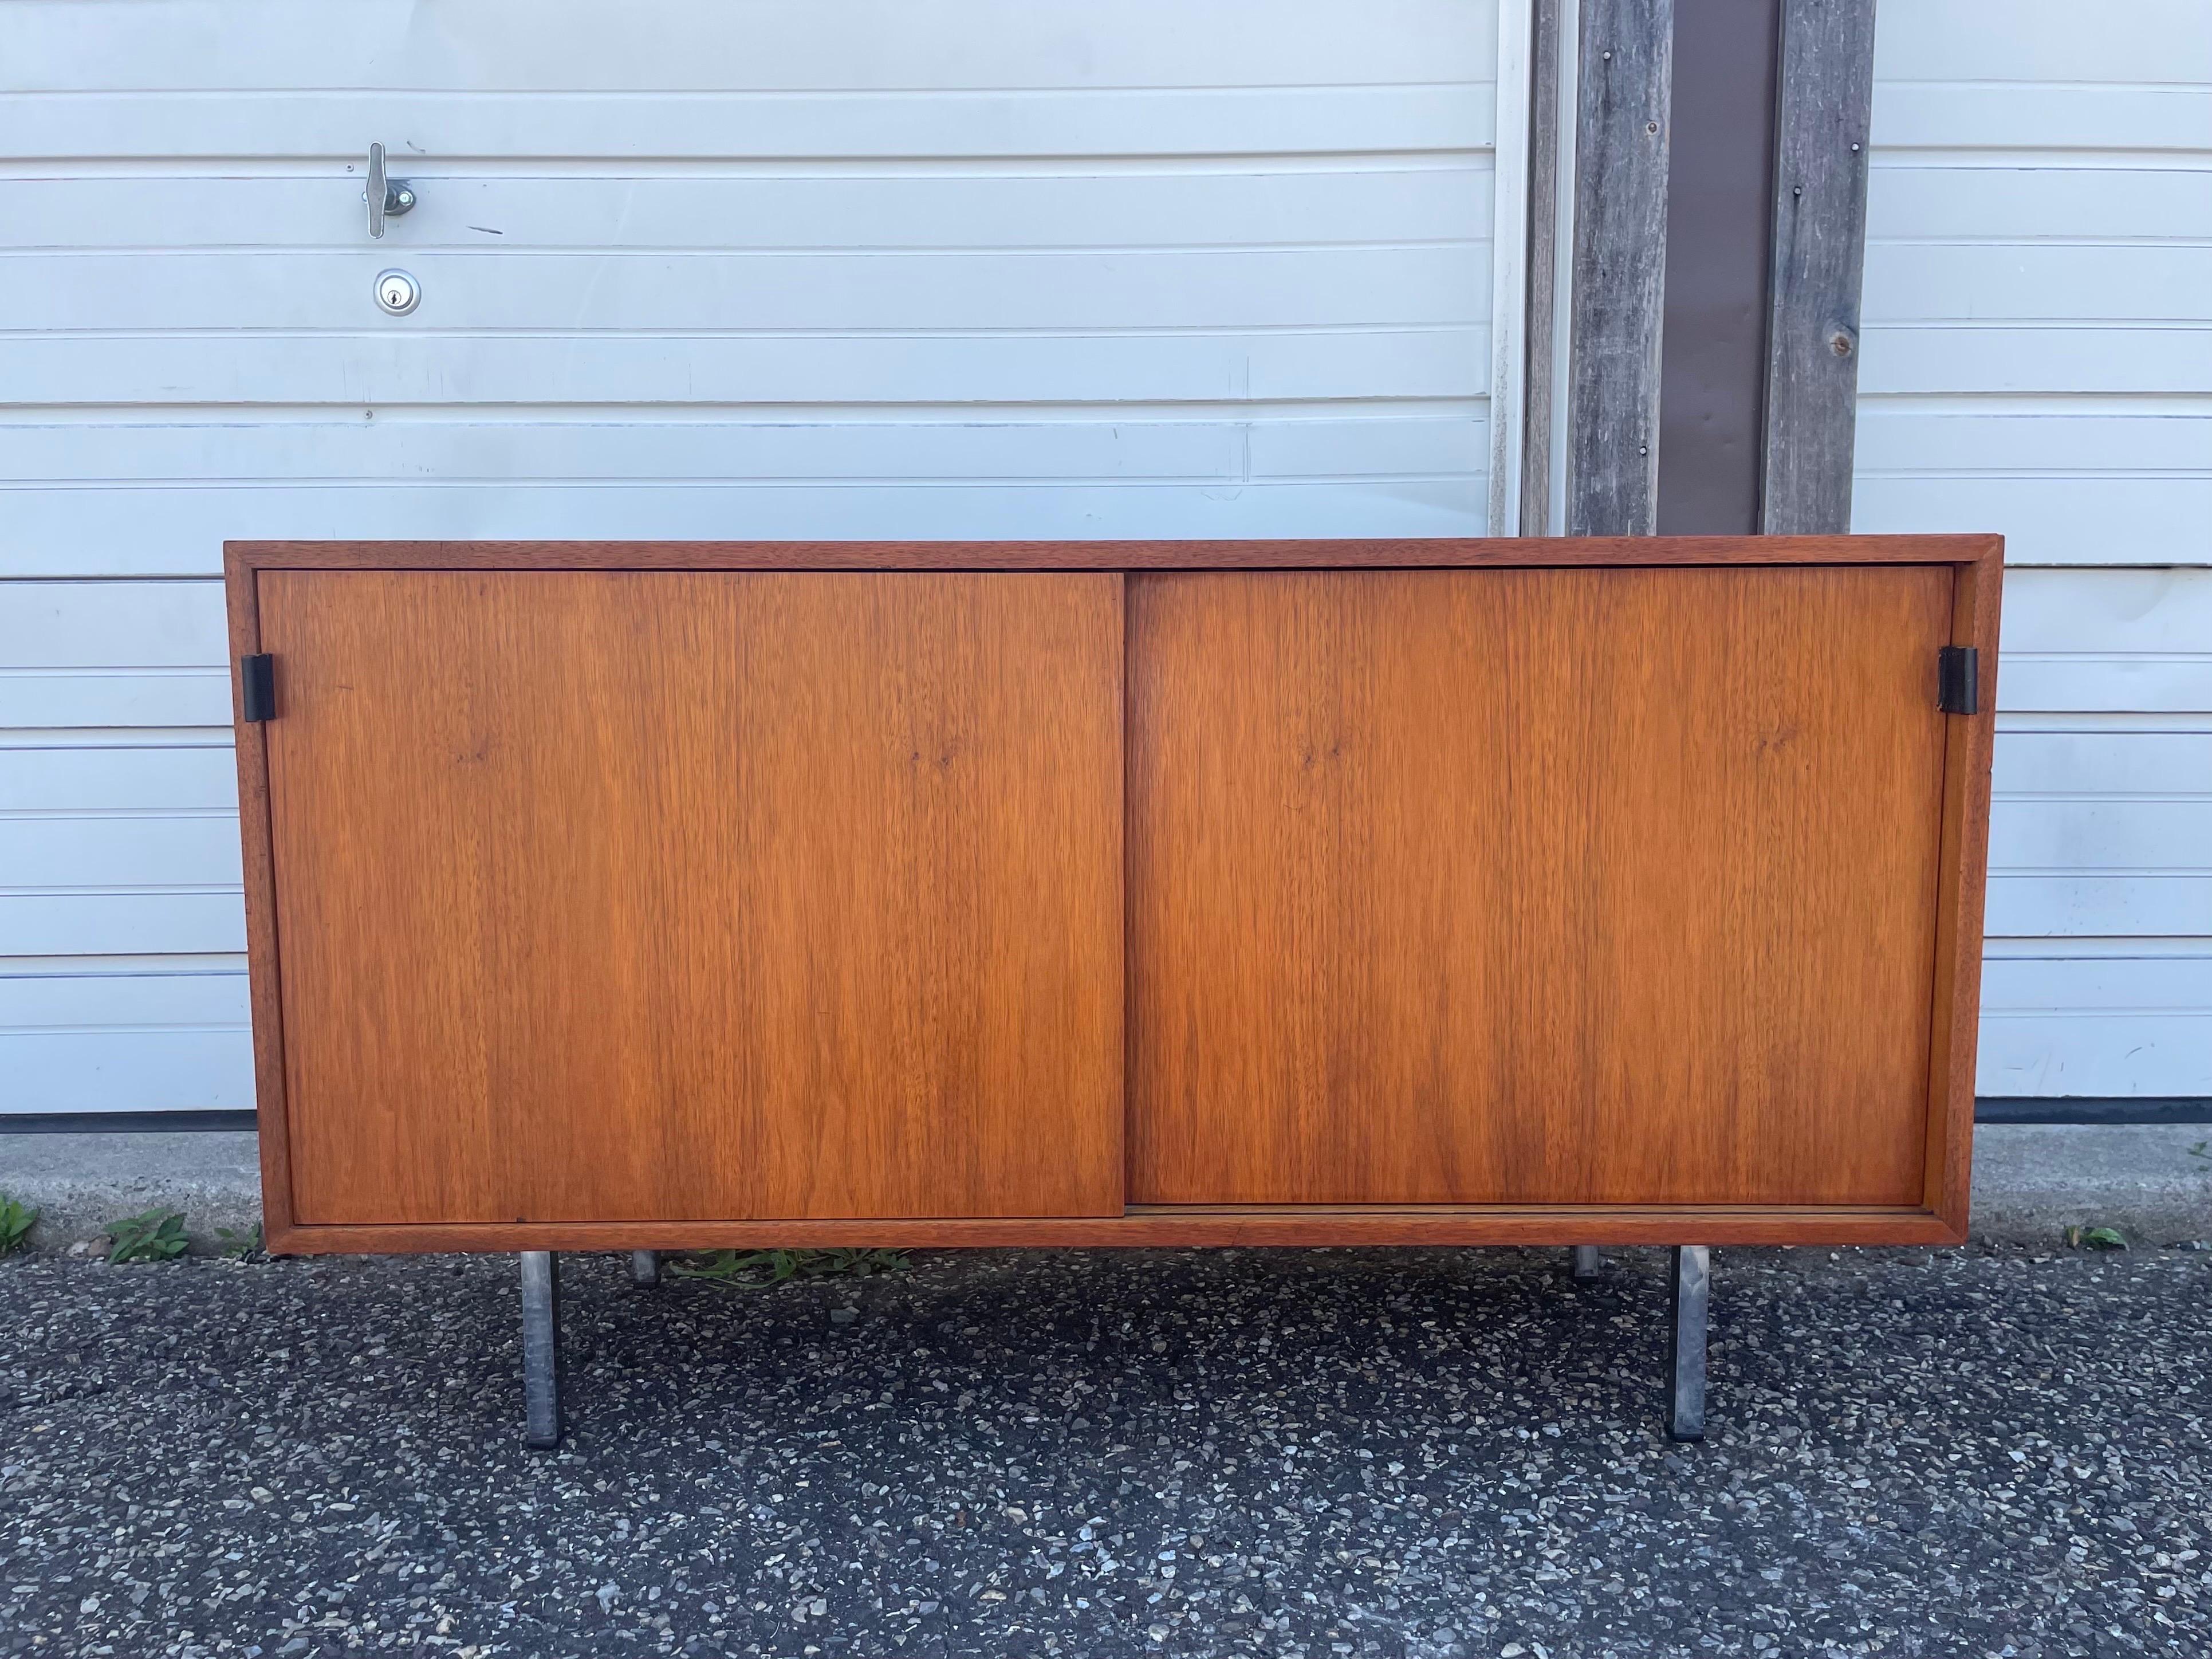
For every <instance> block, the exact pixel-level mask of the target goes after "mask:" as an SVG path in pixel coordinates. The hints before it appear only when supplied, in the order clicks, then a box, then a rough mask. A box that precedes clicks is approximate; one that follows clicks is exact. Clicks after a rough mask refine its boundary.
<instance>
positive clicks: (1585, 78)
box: [1566, 0, 1674, 536]
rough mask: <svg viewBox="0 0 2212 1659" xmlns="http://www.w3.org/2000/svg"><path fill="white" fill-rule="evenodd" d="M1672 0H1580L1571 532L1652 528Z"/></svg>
mask: <svg viewBox="0 0 2212 1659" xmlns="http://www.w3.org/2000/svg"><path fill="white" fill-rule="evenodd" d="M1577 40H1578V54H1579V58H1580V62H1579V64H1578V65H1577V75H1576V82H1577V95H1576V110H1575V231H1574V250H1573V297H1572V300H1571V303H1570V305H1569V307H1568V310H1569V316H1570V322H1569V326H1570V328H1571V330H1572V333H1571V340H1572V342H1573V344H1572V348H1571V354H1570V368H1569V373H1568V377H1567V378H1568V392H1567V514H1566V517H1567V522H1566V532H1567V534H1569V535H1571V536H1648V535H1650V534H1651V533H1652V532H1653V531H1654V530H1655V529H1656V526H1657V519H1658V494H1659V489H1658V486H1659V341H1660V311H1661V306H1662V301H1663V299H1664V296H1665V291H1666V268H1667V151H1668V114H1669V108H1668V106H1669V102H1670V98H1671V82H1672V77H1673V70H1674V0H1583V4H1582V27H1581V30H1580V33H1579V35H1578V37H1577Z"/></svg>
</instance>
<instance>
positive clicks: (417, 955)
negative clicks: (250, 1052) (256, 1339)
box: [258, 571, 1123, 1224]
mask: <svg viewBox="0 0 2212 1659" xmlns="http://www.w3.org/2000/svg"><path fill="white" fill-rule="evenodd" d="M258 584H259V586H258V599H259V610H260V625H261V637H262V646H263V648H264V649H265V650H267V651H269V652H270V653H273V654H274V656H275V658H276V679H277V693H278V711H277V717H276V720H274V721H273V722H271V723H270V726H268V728H267V732H268V755H269V781H270V827H271V837H272V847H273V860H274V866H275V877H276V918H277V928H276V932H277V953H278V957H279V961H280V963H281V978H282V988H283V1052H284V1061H285V1066H284V1070H285V1093H286V1102H285V1106H284V1109H285V1112H286V1114H287V1119H288V1127H289V1146H290V1158H291V1176H292V1182H293V1206H294V1217H295V1220H296V1221H298V1222H301V1223H306V1224H343V1223H366V1222H428V1221H519V1220H529V1221H601V1220H639V1219H678V1218H699V1219H707V1218H750V1217H835V1216H868V1217H875V1216H888V1217H899V1216H988V1215H1069V1214H1081V1215H1090V1214H1111V1213H1117V1212H1119V1211H1120V1209H1121V1176H1122V1146H1121V1125H1122V1115H1121V1102H1122V1093H1121V1061H1122V999H1123V987H1122V963H1121V939H1122V926H1123V915H1122V898H1121V708H1122V698H1121V660H1122V648H1121V580H1120V578H1119V577H1117V576H1114V575H1110V574H1107V575H1012V574H1010V575H974V574H866V575H857V574H856V575H843V574H685V573H674V572H669V573H646V572H524V571H501V572H487V573H482V574H466V573H438V572H304V571H266V572H264V573H262V574H261V575H260V577H259V578H258Z"/></svg>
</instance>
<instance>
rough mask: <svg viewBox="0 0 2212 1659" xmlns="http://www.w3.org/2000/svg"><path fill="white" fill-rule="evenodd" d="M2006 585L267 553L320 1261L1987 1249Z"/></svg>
mask: <svg viewBox="0 0 2212 1659" xmlns="http://www.w3.org/2000/svg"><path fill="white" fill-rule="evenodd" d="M2001 564H2002V551H2001V545H2000V544H1999V542H1998V541H1997V540H1996V538H1994V537H1981V536H1963V537H1962V536H1926V537H1911V536H1867V537H1828V538H1795V537H1770V538H1641V539H1636V540H1613V541H1573V540H1544V541H1474V540H1445V539H1437V540H1410V541H1389V542H1379V541H1334V540H1332V541H1301V542H1183V543H1176V542H1144V543H1103V542H1102V543H1082V542H1040V543H989V544H950V543H887V544H860V543H828V544H793V543H735V544H660V543H576V544H565V543H511V544H493V543H483V544H471V543H452V542H435V543H408V544H400V543H368V544H364V543H244V544H233V545H232V546H230V547H229V548H228V557H227V567H228V578H229V600H230V627H231V634H232V639H233V642H234V648H235V652H234V653H235V656H236V658H237V659H238V678H237V688H236V689H237V692H238V717H239V726H238V759H239V776H240V806H241V808H242V812H241V821H242V823H243V831H244V842H245V854H246V864H245V868H246V915H247V921H248V936H249V941H250V945H251V950H250V957H251V966H252V997H253V1036H254V1045H255V1055H256V1066H257V1077H258V1090H259V1101H260V1121H261V1148H262V1170H263V1182H264V1202H265V1205H266V1213H267V1233H268V1241H269V1245H270V1249H273V1250H277V1251H348V1250H357V1251H390V1250H501V1251H518V1252H521V1253H523V1279H524V1297H523V1301H524V1313H525V1321H524V1337H525V1341H524V1352H525V1383H526V1416H527V1419H528V1424H529V1437H530V1438H531V1439H532V1441H533V1442H534V1443H548V1442H550V1441H554V1440H557V1439H558V1437H559V1435H560V1432H561V1431H560V1417H559V1401H558V1395H557V1385H556V1370H555V1362H556V1354H557V1330H556V1326H555V1313H556V1306H555V1304H556V1277H555V1273H554V1268H555V1258H554V1255H553V1254H552V1253H553V1252H556V1251H564V1250H566V1251H574V1250H614V1251H630V1252H633V1253H634V1261H635V1265H636V1269H637V1271H639V1272H640V1273H641V1274H647V1275H649V1273H650V1272H651V1270H652V1267H653V1261H654V1257H653V1255H651V1254H648V1253H650V1252H655V1251H663V1250H684V1249H704V1248H709V1247H719V1246H748V1245H768V1244H775V1245H785V1246H794V1247H798V1246H815V1245H832V1244H847V1245H863V1244H865V1245H905V1246H928V1245H962V1244H975V1245H1014V1244H1062V1245H1109V1244H1121V1243H1129V1244H1228V1243H1243V1244H1332V1245H1346V1244H1385V1243H1425V1244H1469V1245H1473V1244H1497V1243H1515V1244H1547V1243H1550V1244H1562V1245H1575V1246H1578V1247H1581V1248H1580V1249H1578V1251H1577V1261H1578V1263H1581V1264H1583V1265H1587V1264H1589V1262H1590V1261H1592V1260H1593V1259H1594V1256H1595V1249H1594V1247H1595V1246H1598V1245H1602V1244H1607V1243H1620V1244H1629V1243H1644V1244H1662V1245H1671V1246H1674V1247H1676V1248H1675V1253H1674V1312H1673V1331H1674V1343H1673V1352H1674V1358H1673V1360H1672V1363H1671V1364H1670V1365H1669V1368H1668V1385H1667V1398H1668V1421H1669V1426H1670V1427H1671V1428H1672V1429H1673V1430H1674V1432H1676V1433H1677V1434H1680V1435H1683V1436H1686V1437H1687V1436H1693V1435H1695V1434H1696V1433H1697V1432H1699V1426H1700V1424H1701V1422H1702V1415H1703V1410H1704V1405H1703V1387H1704V1384H1703V1378H1704V1365H1703V1356H1704V1335H1705V1285H1706V1277H1705V1276H1706V1267H1707V1258H1706V1249H1707V1247H1709V1246H1711V1245H1713V1244H1729V1243H1838V1242H1853V1243H1941V1242H1946V1241H1955V1240H1958V1239H1960V1238H1961V1237H1964V1235H1965V1231H1966V1195H1967V1159H1968V1154H1969V1150H1970V1137H1971V1133H1972V1104H1973V1101H1972V1079H1973V1048H1974V1029H1975V1007H1976V992H1977V981H1978V965H1979V961H1980V949H1981V910H1982V888H1983V870H1984V848H1985V842H1986V836H1987V818H1988V801H1989V767H1990V725H1991V715H1990V712H1989V711H1990V707H1991V704H1992V702H1993V701H1994V699H1993V695H1992V692H1993V687H1994V684H1995V678H1996V632H1997V601H1998V586H1999V576H2000V569H2001Z"/></svg>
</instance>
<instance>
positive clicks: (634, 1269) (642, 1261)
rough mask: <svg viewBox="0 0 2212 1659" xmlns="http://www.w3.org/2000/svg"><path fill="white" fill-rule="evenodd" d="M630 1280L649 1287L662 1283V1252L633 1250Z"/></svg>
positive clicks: (630, 1259) (630, 1256) (630, 1260)
mask: <svg viewBox="0 0 2212 1659" xmlns="http://www.w3.org/2000/svg"><path fill="white" fill-rule="evenodd" d="M629 1282H630V1283H631V1284H633V1285H646V1286H648V1287H650V1286H652V1285H658V1284H659V1283H660V1252H659V1251H658V1250H632V1251H631V1252H630V1253H629Z"/></svg>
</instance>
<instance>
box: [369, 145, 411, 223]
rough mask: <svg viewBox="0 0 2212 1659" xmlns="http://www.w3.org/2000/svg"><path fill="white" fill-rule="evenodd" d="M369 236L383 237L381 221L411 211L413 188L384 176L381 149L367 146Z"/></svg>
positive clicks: (403, 182) (382, 149) (401, 180)
mask: <svg viewBox="0 0 2212 1659" xmlns="http://www.w3.org/2000/svg"><path fill="white" fill-rule="evenodd" d="M366 194H367V195H368V234H370V235H372V236H378V237H380V236H382V235H383V234H384V222H385V221H386V219H397V218H398V217H399V216H400V215H401V214H403V213H409V212H412V211H413V210H414V207H415V186H414V185H410V184H409V183H408V182H407V181H406V180H405V179H386V177H385V176H384V146H383V145H381V144H371V145H370V146H369V147H368V191H367V192H366Z"/></svg>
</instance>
